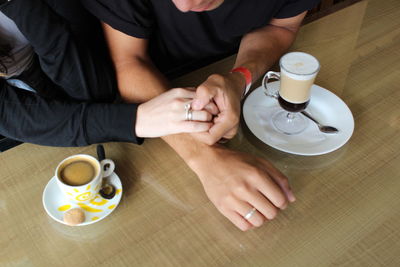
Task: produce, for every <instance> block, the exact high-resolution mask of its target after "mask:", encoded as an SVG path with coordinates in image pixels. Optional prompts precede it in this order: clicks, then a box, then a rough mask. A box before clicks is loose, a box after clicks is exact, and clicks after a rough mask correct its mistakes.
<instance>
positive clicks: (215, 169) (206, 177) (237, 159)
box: [189, 145, 295, 231]
mask: <svg viewBox="0 0 400 267" xmlns="http://www.w3.org/2000/svg"><path fill="white" fill-rule="evenodd" d="M189 165H191V166H190V167H191V168H192V169H193V170H194V171H195V172H196V174H197V175H198V176H199V177H200V180H201V182H202V184H203V186H204V190H205V192H206V194H207V196H208V197H209V199H210V200H211V201H212V202H213V203H214V205H215V206H216V207H217V209H218V210H219V211H220V212H221V213H222V214H223V215H224V216H225V217H227V218H228V219H229V220H230V221H231V222H232V223H233V224H235V225H236V226H237V227H238V228H239V229H241V230H242V231H246V230H249V229H251V228H253V227H259V226H261V225H262V224H263V223H264V222H265V221H266V220H272V219H273V218H275V216H276V215H277V213H278V211H279V210H281V209H285V208H286V206H287V204H288V202H293V201H295V197H294V195H293V193H292V191H291V189H290V186H289V183H288V179H287V178H286V176H285V175H284V174H282V173H281V172H280V171H279V170H278V169H276V168H275V167H274V166H273V165H272V164H271V163H269V162H268V161H266V160H264V159H261V158H257V157H254V156H251V155H248V154H244V153H240V152H236V151H232V150H228V149H225V148H223V147H221V146H219V145H216V146H215V149H213V152H212V153H211V154H210V155H208V157H202V158H201V159H200V160H199V159H198V160H196V161H194V162H191V163H189ZM210 166H212V168H210ZM253 208H255V209H256V212H255V213H254V214H253V215H252V216H251V217H250V218H249V219H248V220H246V219H245V218H244V216H245V215H246V214H247V213H248V212H250V211H251V210H252V209H253Z"/></svg>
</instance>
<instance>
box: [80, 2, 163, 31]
mask: <svg viewBox="0 0 400 267" xmlns="http://www.w3.org/2000/svg"><path fill="white" fill-rule="evenodd" d="M157 1H170V0H157ZM82 3H83V5H84V6H85V7H86V9H87V10H89V12H91V13H92V14H93V15H95V16H96V17H97V18H98V19H99V20H101V21H103V22H105V23H107V24H108V25H110V26H111V27H113V28H114V29H116V30H119V31H121V32H123V33H125V34H127V35H130V36H134V37H137V38H144V39H148V38H149V37H150V35H151V33H152V31H153V27H154V14H153V12H152V8H151V3H150V1H149V0H135V1H127V0H112V1H110V0H82Z"/></svg>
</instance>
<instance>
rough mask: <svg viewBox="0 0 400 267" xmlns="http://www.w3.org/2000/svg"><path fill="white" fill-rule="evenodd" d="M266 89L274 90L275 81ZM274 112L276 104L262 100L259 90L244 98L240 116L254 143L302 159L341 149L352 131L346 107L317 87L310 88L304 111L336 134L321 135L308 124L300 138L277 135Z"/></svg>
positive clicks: (348, 110)
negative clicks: (272, 118)
mask: <svg viewBox="0 0 400 267" xmlns="http://www.w3.org/2000/svg"><path fill="white" fill-rule="evenodd" d="M268 85H269V86H270V87H271V91H275V90H278V88H279V81H277V82H272V83H269V84H268ZM278 109H281V108H280V106H279V103H278V101H277V100H276V99H274V98H272V97H268V96H266V95H265V94H264V90H263V88H262V87H259V88H257V89H256V90H254V91H253V92H252V93H251V94H250V95H249V96H248V97H247V98H246V101H245V103H244V105H243V116H244V120H245V122H246V124H247V126H248V127H249V129H250V131H251V132H252V133H253V134H254V135H255V136H256V137H257V138H258V139H260V140H261V141H262V142H264V143H266V144H267V145H269V146H271V147H273V148H276V149H278V150H281V151H284V152H288V153H292V154H297V155H305V156H313V155H322V154H326V153H329V152H332V151H334V150H336V149H338V148H340V147H341V146H343V145H344V144H345V143H346V142H347V141H348V140H349V139H350V137H351V135H352V134H353V131H354V118H353V114H352V113H351V111H350V109H349V108H348V107H347V105H346V104H345V103H344V102H343V101H342V100H341V99H340V98H339V97H338V96H336V95H335V94H333V93H332V92H330V91H328V90H326V89H324V88H322V87H320V86H318V85H313V86H312V88H311V100H310V104H309V105H308V107H307V109H306V110H307V112H309V113H310V114H311V115H312V116H313V117H315V118H316V119H317V120H319V121H320V122H321V123H323V124H325V125H330V126H334V127H336V128H338V129H339V133H337V134H324V133H321V132H320V131H319V129H318V127H317V125H316V124H315V123H313V122H312V121H309V123H308V126H307V128H306V130H304V132H302V133H300V134H297V135H286V134H283V133H280V132H279V131H277V130H276V129H275V127H274V126H273V125H272V122H271V117H272V114H274V112H276V111H277V110H278ZM301 116H303V115H301ZM307 120H308V119H307Z"/></svg>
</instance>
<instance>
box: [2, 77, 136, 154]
mask: <svg viewBox="0 0 400 267" xmlns="http://www.w3.org/2000/svg"><path fill="white" fill-rule="evenodd" d="M136 110H137V105H136V104H105V103H78V102H62V101H59V100H49V99H44V98H42V97H40V96H38V95H37V94H35V93H31V92H28V91H24V90H22V89H18V88H14V87H12V86H10V85H8V84H7V83H6V82H5V81H4V80H0V134H1V135H4V136H6V137H9V138H12V139H14V140H18V141H22V142H29V143H34V144H40V145H48V146H71V147H72V146H86V145H89V144H93V143H100V142H109V141H123V142H133V143H137V144H140V143H142V142H143V139H142V138H137V137H136V135H135V131H134V127H135V120H136Z"/></svg>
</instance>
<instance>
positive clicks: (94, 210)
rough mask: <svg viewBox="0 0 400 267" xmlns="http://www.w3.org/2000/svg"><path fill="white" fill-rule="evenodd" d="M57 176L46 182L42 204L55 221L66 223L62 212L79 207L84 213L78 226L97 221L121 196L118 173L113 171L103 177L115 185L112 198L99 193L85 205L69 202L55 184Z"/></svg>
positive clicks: (111, 209) (106, 214)
mask: <svg viewBox="0 0 400 267" xmlns="http://www.w3.org/2000/svg"><path fill="white" fill-rule="evenodd" d="M56 179H57V178H56V177H55V176H54V177H53V178H51V179H50V181H49V182H48V183H47V185H46V188H45V189H44V191H43V206H44V209H45V210H46V212H47V214H48V215H49V216H50V217H51V218H53V219H54V220H56V221H57V222H60V223H63V224H66V223H65V222H64V221H63V216H64V213H65V212H66V211H67V210H69V209H72V208H81V209H83V211H84V213H85V221H84V222H83V223H81V224H79V225H78V226H82V225H89V224H92V223H95V222H98V221H100V220H102V219H104V218H105V217H107V216H108V215H110V213H111V212H113V211H114V210H115V208H116V207H117V206H118V204H119V202H120V200H121V196H122V184H121V180H120V179H119V177H118V175H117V174H116V173H115V172H114V173H112V174H111V175H110V176H109V177H107V178H104V179H107V180H108V183H110V184H112V185H113V186H115V189H116V190H117V192H116V193H115V196H114V197H113V198H112V199H105V198H103V197H102V196H101V195H100V194H97V196H96V197H95V198H94V199H93V200H92V201H91V202H90V203H89V204H87V205H84V206H78V205H77V204H75V203H72V202H70V201H69V200H68V199H67V198H66V197H65V196H64V194H63V193H62V192H61V190H60V188H59V187H58V185H57V180H56Z"/></svg>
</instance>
